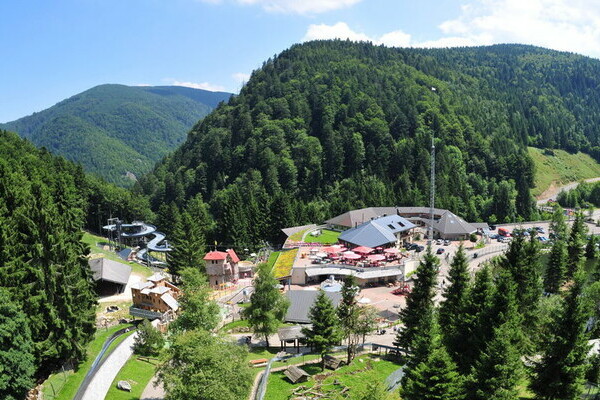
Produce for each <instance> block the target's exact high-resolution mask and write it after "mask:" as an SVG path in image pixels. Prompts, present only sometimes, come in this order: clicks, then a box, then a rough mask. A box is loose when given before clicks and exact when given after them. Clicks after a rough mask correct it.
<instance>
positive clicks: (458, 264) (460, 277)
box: [439, 243, 470, 336]
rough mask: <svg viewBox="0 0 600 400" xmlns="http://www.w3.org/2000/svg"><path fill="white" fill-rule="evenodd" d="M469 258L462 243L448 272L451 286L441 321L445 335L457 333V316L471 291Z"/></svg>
mask: <svg viewBox="0 0 600 400" xmlns="http://www.w3.org/2000/svg"><path fill="white" fill-rule="evenodd" d="M468 267H469V265H468V263H467V256H466V254H465V251H464V247H463V245H462V243H461V245H460V247H459V248H458V251H457V252H456V255H455V256H454V258H453V259H452V263H451V264H450V270H449V271H448V282H449V286H448V287H447V288H446V289H445V291H444V294H443V296H444V299H445V300H444V301H443V302H442V304H441V305H440V310H439V319H440V326H441V327H442V329H443V331H444V334H445V335H446V336H447V335H449V336H452V335H454V334H455V332H456V326H455V321H456V316H457V315H458V314H459V313H460V312H461V310H462V309H463V307H464V303H465V299H466V296H467V292H468V290H469V281H470V276H469V270H468Z"/></svg>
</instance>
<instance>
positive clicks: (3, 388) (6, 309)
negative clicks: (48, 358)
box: [0, 288, 36, 400]
mask: <svg viewBox="0 0 600 400" xmlns="http://www.w3.org/2000/svg"><path fill="white" fill-rule="evenodd" d="M11 297H12V296H11V294H10V293H9V292H8V291H7V290H5V289H2V288H0V371H2V373H0V393H2V398H3V399H5V400H21V399H24V398H25V394H26V393H27V391H28V390H29V389H31V388H32V387H33V382H34V381H33V376H34V373H35V370H36V368H35V358H34V355H33V352H34V347H33V341H32V340H31V331H30V330H29V324H28V322H27V317H26V315H25V314H24V313H23V312H22V311H21V310H20V309H19V306H18V305H17V304H16V303H15V302H13V301H12V299H11Z"/></svg>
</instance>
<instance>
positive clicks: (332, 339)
mask: <svg viewBox="0 0 600 400" xmlns="http://www.w3.org/2000/svg"><path fill="white" fill-rule="evenodd" d="M308 316H309V318H310V323H311V327H310V328H302V333H304V335H306V343H308V344H309V345H310V346H311V347H312V348H313V349H314V350H315V351H316V352H318V353H319V354H320V355H321V361H322V362H323V356H324V355H325V354H326V353H327V352H328V351H329V349H331V348H332V347H333V346H334V345H336V344H338V343H339V342H340V341H341V340H342V337H343V332H342V331H341V329H340V321H339V318H338V316H337V314H336V312H335V307H334V305H333V303H332V302H331V300H330V299H329V297H327V295H326V294H325V292H324V291H322V290H320V291H319V294H318V295H317V298H316V300H315V302H314V304H313V305H312V306H311V307H310V309H309V312H308ZM322 368H323V369H324V368H325V365H324V364H323V365H322Z"/></svg>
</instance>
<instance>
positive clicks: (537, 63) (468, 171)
mask: <svg viewBox="0 0 600 400" xmlns="http://www.w3.org/2000/svg"><path fill="white" fill-rule="evenodd" d="M599 76H600V62H598V61H597V60H593V59H590V58H586V57H582V56H578V55H574V54H569V53H561V52H556V51H552V50H546V49H542V48H537V47H532V46H524V45H495V46H489V47H471V48H453V49H394V48H387V47H383V46H374V45H372V44H369V43H353V42H348V41H317V42H309V43H305V44H300V45H295V46H293V47H292V48H290V49H289V50H286V51H284V52H282V53H281V54H279V55H277V56H275V57H274V58H273V59H269V60H267V61H266V62H265V63H264V65H263V66H262V68H260V69H259V70H257V71H255V72H254V73H253V75H252V77H251V79H250V80H249V82H248V83H247V85H246V86H245V87H244V88H243V89H242V91H241V93H240V94H239V96H236V97H233V98H231V100H230V101H229V103H228V104H222V105H221V106H219V107H218V108H217V110H216V111H215V112H213V113H212V114H210V115H209V116H208V117H207V118H206V119H204V120H203V121H202V122H201V123H199V124H198V125H197V126H196V127H195V128H194V129H193V130H192V131H191V132H190V134H189V135H188V139H187V141H186V142H185V143H184V144H183V146H182V147H180V148H179V149H178V150H177V151H176V152H175V153H174V154H172V155H170V156H168V157H167V158H165V159H164V160H163V161H162V162H161V163H160V164H159V165H158V166H157V167H156V168H155V170H154V172H153V173H152V174H150V175H148V176H146V177H144V178H143V179H142V180H141V182H140V183H139V185H138V186H137V188H136V190H137V191H138V192H141V193H144V194H147V195H148V196H150V201H151V206H152V208H153V209H154V210H155V211H157V212H159V215H163V216H164V220H170V219H172V218H171V216H172V214H173V213H174V212H175V211H173V210H174V209H177V208H182V207H184V205H185V203H186V201H187V200H188V199H190V198H192V197H198V196H200V197H201V199H202V200H203V201H204V202H206V203H209V205H210V211H211V214H212V216H213V217H214V219H215V220H216V222H217V224H216V228H215V230H214V231H213V232H212V234H211V235H210V236H211V237H214V238H215V239H218V240H219V241H222V242H225V243H231V244H233V243H238V244H240V245H244V246H251V245H255V244H257V243H258V242H260V240H262V239H265V238H267V239H271V240H275V235H276V232H277V231H278V229H279V228H282V227H285V226H291V225H295V224H302V223H308V222H320V221H322V220H324V219H326V218H328V217H331V216H333V215H336V214H338V213H342V212H345V211H347V210H348V209H353V208H359V207H364V206H380V205H425V204H427V202H428V198H429V171H430V168H429V164H430V147H431V137H432V135H435V146H436V172H437V178H436V189H437V200H436V206H439V207H441V208H448V209H451V210H453V211H454V212H455V213H457V214H459V215H462V216H464V217H465V218H466V219H467V220H471V221H478V220H487V221H491V222H507V221H515V220H531V219H533V218H535V217H536V209H535V206H534V201H533V198H532V196H531V194H530V189H531V187H532V185H533V176H534V164H533V161H532V159H531V158H530V157H529V156H528V154H527V151H526V146H528V145H529V146H539V147H549V148H562V149H566V150H569V151H577V150H583V151H586V152H588V153H590V154H592V155H593V156H594V157H596V158H597V159H598V158H599V157H600V151H598V150H599V149H600V147H599V145H600V137H599V135H598V132H597V129H596V126H597V122H598V119H599V118H600V107H599V105H600V96H599V95H598V93H597V91H596V90H595V88H597V86H598V83H599V79H600V78H598V77H599Z"/></svg>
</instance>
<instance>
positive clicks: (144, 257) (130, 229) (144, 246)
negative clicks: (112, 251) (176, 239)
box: [102, 218, 172, 267]
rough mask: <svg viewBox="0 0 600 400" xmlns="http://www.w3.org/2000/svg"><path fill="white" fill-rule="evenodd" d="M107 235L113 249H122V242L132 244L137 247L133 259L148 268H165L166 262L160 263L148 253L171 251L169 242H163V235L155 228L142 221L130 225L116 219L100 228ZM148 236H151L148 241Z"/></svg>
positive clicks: (110, 220)
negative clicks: (113, 246) (112, 244)
mask: <svg viewBox="0 0 600 400" xmlns="http://www.w3.org/2000/svg"><path fill="white" fill-rule="evenodd" d="M102 229H104V230H105V231H108V233H109V236H108V238H109V241H111V242H113V243H114V245H115V247H118V248H122V247H123V246H122V241H125V242H127V243H129V244H131V243H132V242H133V243H134V244H135V245H136V246H138V247H139V250H137V251H136V250H132V253H134V252H135V258H137V259H138V260H139V261H141V262H143V263H145V264H147V265H148V266H150V265H152V266H156V267H165V266H166V265H167V263H166V262H164V261H161V260H159V259H157V258H155V257H152V255H150V254H149V252H152V251H155V252H159V253H168V252H169V251H171V250H172V248H171V247H170V246H169V242H168V241H167V240H165V234H164V233H162V232H159V231H157V230H156V226H154V225H150V224H146V223H144V222H143V221H133V222H132V223H131V224H124V223H123V222H122V221H121V220H120V219H118V218H111V219H109V220H108V225H105V226H103V227H102ZM149 236H153V237H152V238H151V239H150V240H149V241H148V240H147V239H148V237H149ZM131 255H133V254H131Z"/></svg>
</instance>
